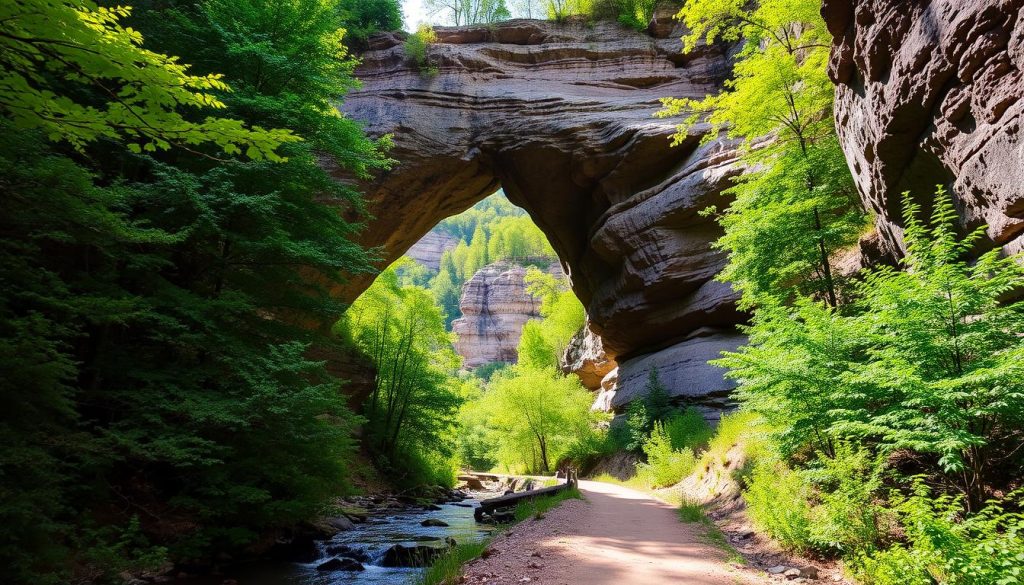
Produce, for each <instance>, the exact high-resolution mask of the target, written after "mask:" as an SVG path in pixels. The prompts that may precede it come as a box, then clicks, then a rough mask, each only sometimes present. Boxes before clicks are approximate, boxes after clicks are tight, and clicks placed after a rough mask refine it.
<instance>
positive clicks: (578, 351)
mask: <svg viewBox="0 0 1024 585" xmlns="http://www.w3.org/2000/svg"><path fill="white" fill-rule="evenodd" d="M561 363H562V371H563V372H565V373H567V374H568V373H573V374H576V375H577V376H578V377H579V379H580V382H581V383H582V384H583V386H585V387H586V388H587V389H588V390H592V391H596V390H600V389H601V386H602V381H603V380H604V379H605V377H606V376H607V375H608V374H609V373H610V372H611V371H612V370H614V369H615V368H616V367H618V364H617V363H615V360H614V359H613V358H611V357H609V356H608V354H607V353H605V351H604V345H603V344H602V342H601V338H600V337H598V336H597V335H594V332H593V331H591V330H590V327H586V326H584V327H583V329H580V330H579V332H578V333H576V335H574V336H573V337H572V339H571V340H570V341H569V345H568V346H566V348H565V353H564V354H563V355H562V359H561Z"/></svg>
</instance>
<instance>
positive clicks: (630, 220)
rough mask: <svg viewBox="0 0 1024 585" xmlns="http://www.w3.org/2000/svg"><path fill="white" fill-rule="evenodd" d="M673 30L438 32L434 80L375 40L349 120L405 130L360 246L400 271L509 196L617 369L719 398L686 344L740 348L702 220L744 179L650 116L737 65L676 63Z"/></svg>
mask: <svg viewBox="0 0 1024 585" xmlns="http://www.w3.org/2000/svg"><path fill="white" fill-rule="evenodd" d="M674 27H675V25H674V24H673V23H672V22H671V21H670V20H667V19H662V20H659V23H658V26H656V27H652V29H651V30H652V31H653V33H654V34H655V35H656V36H657V37H658V38H655V37H653V36H650V35H647V34H642V33H637V32H635V31H632V30H628V29H626V28H623V27H621V26H619V25H618V24H613V23H599V24H596V25H594V26H593V27H588V26H584V25H579V24H556V23H549V22H541V21H510V22H506V23H500V24H497V25H494V26H478V27H462V28H439V29H437V33H438V37H439V42H438V43H437V44H434V45H432V46H431V47H430V49H429V60H430V63H431V64H432V65H433V66H435V67H437V69H438V73H437V74H436V75H434V76H424V75H421V74H420V73H419V71H417V69H416V68H415V67H414V66H412V65H410V63H409V62H408V60H407V58H406V56H405V53H404V49H403V45H402V39H401V37H399V36H396V35H390V36H380V37H377V38H375V39H374V40H373V41H372V43H371V50H370V51H368V52H367V53H365V54H363V55H362V62H363V64H362V66H361V67H360V68H359V70H358V71H357V75H358V77H359V78H360V79H362V80H363V84H364V85H363V88H362V89H361V90H358V91H356V92H353V93H352V94H351V95H350V96H349V97H348V98H347V100H346V102H345V106H344V112H345V113H346V114H347V115H349V116H351V117H353V118H356V119H359V120H362V121H364V122H365V123H366V125H367V128H368V129H369V131H370V132H371V133H373V134H377V135H381V134H385V133H391V134H393V136H394V140H395V148H394V149H393V150H392V152H391V155H392V156H393V157H394V158H395V159H397V160H398V161H399V164H398V165H397V166H396V167H395V168H394V169H393V170H392V171H390V172H388V173H385V174H383V175H381V176H380V177H378V178H377V179H376V180H375V181H373V182H372V183H371V184H368V185H366V186H365V192H366V193H367V198H368V204H369V208H370V212H371V213H372V214H373V216H374V217H375V219H374V220H372V221H371V222H370V223H369V225H368V229H367V230H366V231H365V232H364V234H363V242H362V243H364V244H366V245H369V246H382V247H383V250H384V253H385V254H384V255H385V258H384V259H385V261H390V260H392V259H393V258H395V257H397V256H398V255H401V254H402V253H404V252H405V250H407V249H408V248H409V247H410V246H411V245H412V244H413V243H414V242H415V241H416V240H417V239H419V238H420V237H421V236H422V235H423V234H424V233H426V232H427V231H428V230H430V229H431V228H432V227H433V226H434V225H435V224H436V223H437V222H438V221H439V220H441V219H443V218H444V217H447V216H449V215H453V214H456V213H459V212H461V211H463V210H464V209H466V208H468V207H469V206H470V205H472V204H473V203H475V202H476V201H479V200H480V199H481V198H483V197H485V196H486V195H488V194H490V193H492V192H493V191H494V190H495V189H496V188H497V187H498V186H499V185H500V186H502V187H503V188H504V190H505V192H506V194H507V195H508V197H509V199H510V200H511V201H512V202H513V203H515V204H517V205H520V206H521V207H523V208H525V209H526V210H527V211H528V212H529V214H530V215H531V216H532V218H533V219H534V221H535V222H536V223H537V225H538V226H539V227H540V228H541V229H542V230H543V231H544V233H545V234H547V236H548V238H549V239H550V240H551V243H552V246H553V247H554V248H555V250H556V251H557V252H558V254H559V257H560V258H561V261H562V263H563V267H564V269H565V270H566V272H567V273H568V274H569V276H570V279H571V282H572V286H573V289H574V291H575V292H576V293H577V295H578V296H579V297H580V299H581V300H582V301H583V303H584V305H585V306H586V308H587V312H588V315H589V318H590V326H591V329H592V330H593V332H594V333H595V334H596V335H599V336H600V337H601V339H602V341H603V349H604V351H605V352H606V354H607V357H608V358H610V359H617V360H618V362H619V364H620V365H621V366H623V367H624V368H625V366H626V364H628V363H629V361H630V360H632V359H654V358H651V356H652V355H653V356H660V357H658V359H661V360H668V361H671V360H672V359H678V360H680V361H679V362H678V363H679V367H680V368H682V369H685V370H687V371H688V372H691V373H692V376H691V377H692V379H710V378H714V377H717V378H718V381H717V382H716V386H715V387H716V388H717V387H718V386H719V385H721V384H722V382H721V372H720V371H719V370H718V369H717V368H713V367H711V366H708V365H706V364H702V363H698V362H697V361H696V360H690V359H687V358H685V356H684V355H683V354H685V351H686V348H687V347H688V346H686V345H685V344H687V343H693V342H692V341H686V340H687V338H688V336H689V335H690V334H692V333H693V332H695V331H697V330H703V331H705V332H708V333H707V336H705V337H710V338H714V337H715V336H716V335H718V336H722V337H723V339H732V337H734V336H735V329H734V326H735V324H737V323H739V322H741V321H742V320H743V315H741V314H739V313H738V312H737V310H736V308H735V299H736V297H735V295H734V294H733V292H732V291H731V289H730V288H729V287H728V286H727V285H723V284H721V283H718V282H714V281H713V280H712V278H713V277H714V275H715V274H717V273H718V272H719V271H720V269H721V267H722V265H723V257H722V255H721V253H719V252H718V251H715V250H712V249H711V246H710V244H711V242H712V241H714V240H715V239H716V238H717V237H718V236H719V235H720V230H719V228H718V227H717V225H716V224H715V223H714V221H713V220H712V219H710V218H704V217H700V216H699V215H698V211H699V210H701V209H703V208H705V207H707V206H708V205H710V204H717V205H722V204H723V201H722V200H721V198H720V197H719V193H720V192H721V191H722V189H724V188H726V187H727V186H728V185H729V179H730V178H731V177H733V176H735V175H737V174H738V173H739V172H740V169H739V167H738V166H737V164H736V153H735V151H734V149H733V148H732V147H731V146H730V145H729V144H728V143H723V142H714V143H712V144H709V145H705V146H699V142H700V138H701V134H702V133H703V132H706V131H707V129H706V127H698V128H695V129H694V130H693V131H692V132H693V134H692V136H691V137H690V138H689V139H688V140H687V141H686V142H685V144H683V145H682V146H680V147H677V148H669V147H668V137H669V136H670V135H671V134H672V133H673V131H674V127H673V124H672V122H671V121H667V120H657V119H654V118H652V115H653V114H654V112H655V111H657V110H658V109H659V107H660V106H659V103H658V99H659V98H661V97H665V96H688V97H703V96H704V95H705V94H708V93H714V92H716V91H718V89H719V88H720V85H721V82H722V80H723V79H724V78H725V77H726V75H727V74H728V72H729V64H728V60H727V56H726V54H725V52H724V50H723V49H722V48H721V47H703V48H700V49H698V50H697V51H696V52H694V53H692V54H690V55H686V56H684V55H681V54H680V49H681V43H680V41H679V36H681V35H682V32H683V31H682V30H681V29H679V28H677V27H676V28H674ZM365 285H366V283H365V282H363V281H359V280H357V281H354V282H353V285H352V288H351V290H349V291H348V296H354V295H355V294H358V292H359V290H361V288H362V287H365ZM462 327H466V325H462ZM662 348H669V349H662ZM643 356H646V357H643ZM673 356H675V357H673ZM625 369H626V370H628V368H625ZM688 375H689V374H688ZM595 376H596V373H595ZM673 390H674V389H673ZM690 391H691V390H687V392H690Z"/></svg>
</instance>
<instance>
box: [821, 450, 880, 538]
mask: <svg viewBox="0 0 1024 585" xmlns="http://www.w3.org/2000/svg"><path fill="white" fill-rule="evenodd" d="M818 463H819V465H820V467H818V468H816V469H810V470H807V471H805V472H804V473H803V475H804V477H805V478H807V479H808V480H809V481H810V483H811V484H813V485H814V486H815V487H816V490H817V493H816V496H815V497H816V499H817V501H818V505H816V506H814V508H813V509H812V511H811V518H812V520H813V523H812V526H811V534H810V541H811V542H812V543H813V546H814V548H815V549H817V550H819V551H822V552H830V553H839V554H841V555H843V556H845V557H850V556H855V555H859V554H863V553H867V552H869V551H871V550H873V549H874V548H875V546H876V545H877V544H878V541H879V539H880V532H879V525H880V524H881V522H882V520H883V518H884V516H886V515H887V514H886V512H885V511H884V510H883V509H882V507H881V506H880V505H879V504H878V503H877V502H876V494H877V492H878V491H879V489H880V488H881V486H882V479H881V475H882V470H883V461H882V459H881V458H879V457H876V456H873V455H871V453H869V452H868V451H867V450H865V449H859V448H856V447H853V446H851V445H848V444H845V443H842V444H839V445H838V446H837V448H836V457H835V458H827V457H823V458H821V460H820V461H819V462H818Z"/></svg>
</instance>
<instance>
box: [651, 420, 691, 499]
mask: <svg viewBox="0 0 1024 585" xmlns="http://www.w3.org/2000/svg"><path fill="white" fill-rule="evenodd" d="M643 450H644V454H645V455H647V463H641V464H640V465H639V466H638V468H637V470H638V471H637V474H638V476H639V477H641V478H642V479H644V480H645V482H646V483H647V484H648V485H649V486H651V487H652V488H656V487H666V486H670V485H675V484H676V483H679V481H680V480H682V479H683V478H684V477H686V476H687V475H689V474H690V472H691V471H693V468H694V467H695V466H696V465H697V458H696V457H695V456H694V454H693V450H691V449H688V448H683V449H679V450H677V449H673V448H672V440H671V438H670V437H669V435H668V433H667V432H666V431H665V426H664V425H663V424H662V423H660V422H656V423H654V430H653V431H651V437H650V438H649V439H648V440H647V442H645V443H644V447H643Z"/></svg>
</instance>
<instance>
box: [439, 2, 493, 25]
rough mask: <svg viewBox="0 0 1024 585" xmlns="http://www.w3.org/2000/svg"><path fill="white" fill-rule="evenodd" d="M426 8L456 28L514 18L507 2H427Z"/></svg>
mask: <svg viewBox="0 0 1024 585" xmlns="http://www.w3.org/2000/svg"><path fill="white" fill-rule="evenodd" d="M424 6H425V8H426V9H427V12H428V13H429V14H431V15H439V16H440V17H441V18H442V19H443V22H444V23H445V24H452V25H454V26H462V25H467V24H487V23H494V22H499V21H502V20H507V19H508V18H510V17H511V16H512V15H511V13H510V12H509V10H508V7H507V6H506V5H505V0H426V2H425V3H424Z"/></svg>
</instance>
